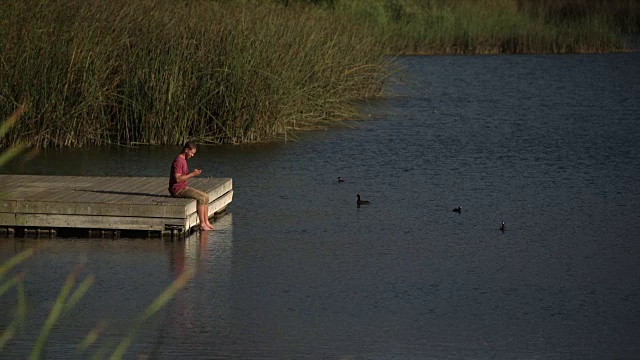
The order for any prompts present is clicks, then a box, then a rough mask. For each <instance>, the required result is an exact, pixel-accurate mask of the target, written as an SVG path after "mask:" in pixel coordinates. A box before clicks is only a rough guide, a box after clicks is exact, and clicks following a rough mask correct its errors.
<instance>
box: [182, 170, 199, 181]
mask: <svg viewBox="0 0 640 360" xmlns="http://www.w3.org/2000/svg"><path fill="white" fill-rule="evenodd" d="M200 174H202V170H200V169H195V170H193V171H192V172H190V173H188V174H186V175H183V174H180V173H176V181H177V182H179V183H181V182H185V181H187V180H189V179H191V178H192V177H194V176H198V175H200Z"/></svg>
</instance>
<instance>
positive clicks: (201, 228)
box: [200, 225, 213, 231]
mask: <svg viewBox="0 0 640 360" xmlns="http://www.w3.org/2000/svg"><path fill="white" fill-rule="evenodd" d="M209 230H213V228H210V227H208V226H204V225H203V226H200V231H209Z"/></svg>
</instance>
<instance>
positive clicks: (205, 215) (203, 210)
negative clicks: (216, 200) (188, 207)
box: [197, 205, 213, 230]
mask: <svg viewBox="0 0 640 360" xmlns="http://www.w3.org/2000/svg"><path fill="white" fill-rule="evenodd" d="M208 208H209V206H207V205H198V207H197V210H198V219H199V220H200V230H213V226H211V225H209V210H208Z"/></svg>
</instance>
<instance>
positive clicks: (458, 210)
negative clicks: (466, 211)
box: [453, 206, 462, 214]
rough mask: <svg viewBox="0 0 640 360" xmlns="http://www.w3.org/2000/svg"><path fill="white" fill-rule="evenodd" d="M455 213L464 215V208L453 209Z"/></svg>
mask: <svg viewBox="0 0 640 360" xmlns="http://www.w3.org/2000/svg"><path fill="white" fill-rule="evenodd" d="M453 212H457V213H458V214H460V213H462V206H458V207H457V208H455V209H453Z"/></svg>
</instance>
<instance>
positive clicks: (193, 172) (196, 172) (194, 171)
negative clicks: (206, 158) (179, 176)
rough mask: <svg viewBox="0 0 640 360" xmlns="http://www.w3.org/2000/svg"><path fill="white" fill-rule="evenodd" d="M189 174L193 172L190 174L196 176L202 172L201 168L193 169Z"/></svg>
mask: <svg viewBox="0 0 640 360" xmlns="http://www.w3.org/2000/svg"><path fill="white" fill-rule="evenodd" d="M191 174H193V175H192V176H198V175H200V174H202V169H195V170H193V171H192V172H191Z"/></svg>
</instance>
